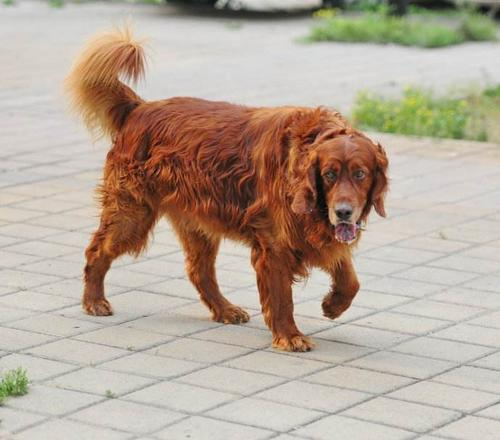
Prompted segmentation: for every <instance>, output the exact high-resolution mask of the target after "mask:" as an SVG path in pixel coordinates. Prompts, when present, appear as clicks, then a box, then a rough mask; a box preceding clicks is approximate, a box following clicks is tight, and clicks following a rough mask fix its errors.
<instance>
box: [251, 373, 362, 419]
mask: <svg viewBox="0 0 500 440" xmlns="http://www.w3.org/2000/svg"><path fill="white" fill-rule="evenodd" d="M253 397H255V398H257V399H265V400H271V401H273V402H279V403H283V404H288V405H293V406H297V407H300V408H309V409H314V410H317V411H323V412H327V413H335V412H337V411H340V410H342V409H345V408H347V407H350V406H353V405H356V404H358V403H360V402H362V401H364V400H367V399H368V398H371V394H367V393H362V392H359V391H353V390H346V389H341V388H334V387H331V386H327V385H320V384H315V383H310V382H302V381H291V382H288V383H285V384H283V385H279V386H277V387H274V388H271V389H269V390H266V391H262V392H260V393H258V394H256V395H255V396H253Z"/></svg>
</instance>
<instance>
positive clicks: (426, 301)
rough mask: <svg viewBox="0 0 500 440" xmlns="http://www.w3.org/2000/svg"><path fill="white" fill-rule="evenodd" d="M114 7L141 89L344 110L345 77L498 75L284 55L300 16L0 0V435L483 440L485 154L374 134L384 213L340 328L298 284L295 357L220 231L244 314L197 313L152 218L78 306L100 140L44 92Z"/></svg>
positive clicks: (484, 67) (495, 154)
mask: <svg viewBox="0 0 500 440" xmlns="http://www.w3.org/2000/svg"><path fill="white" fill-rule="evenodd" d="M130 13H131V14H132V15H133V17H134V20H135V22H136V28H137V33H138V34H143V35H148V36H150V37H151V41H150V43H149V44H150V46H151V49H152V50H151V51H150V53H151V55H152V61H151V63H150V68H149V72H148V74H147V82H146V83H145V84H142V85H140V93H141V94H142V95H143V96H144V97H146V98H159V97H167V96H173V95H192V96H200V97H205V98H210V99H225V100H231V101H236V102H241V103H248V104H261V105H268V104H288V103H298V104H307V105H318V104H327V105H332V106H335V107H337V108H340V109H341V110H348V109H349V107H350V105H351V104H352V101H353V96H354V95H355V93H356V91H357V90H359V89H360V88H369V89H372V90H381V91H384V92H388V93H392V92H394V91H395V90H398V89H399V88H400V87H401V86H402V85H405V84H408V83H420V84H424V85H431V84H432V85H434V86H435V87H436V88H437V89H444V88H447V87H448V84H458V85H464V84H467V83H468V82H469V81H478V82H482V81H483V80H484V78H489V77H490V78H494V77H495V76H494V75H495V74H496V73H497V72H498V71H500V57H498V56H497V53H498V47H499V46H498V43H484V44H483V43H481V44H474V43H470V44H466V45H462V46H457V47H452V48H448V49H440V50H421V49H410V48H401V47H394V46H387V47H381V46H370V45H345V44H330V45H328V44H320V45H313V46H306V45H300V44H297V43H296V42H294V39H295V38H296V37H299V36H301V35H304V34H305V33H306V32H307V29H308V26H309V25H310V19H308V18H306V17H298V16H295V17H288V18H287V19H286V20H284V19H261V20H250V19H248V18H246V19H239V18H235V17H231V16H220V15H219V16H212V17H210V16H207V15H206V14H192V15H189V14H186V13H182V12H179V11H178V10H176V9H173V8H172V7H163V8H158V7H156V6H140V5H130V4H118V3H113V4H99V3H91V4H80V5H77V4H73V5H68V6H66V7H64V8H62V9H60V10H57V9H52V8H49V7H48V6H47V2H32V1H17V6H15V7H4V6H0V37H1V41H2V43H1V45H0V66H1V68H0V103H1V108H2V113H1V115H2V117H1V118H0V144H1V149H0V168H1V170H0V171H1V172H0V371H5V370H8V369H11V368H16V367H18V366H21V367H25V368H26V369H27V370H28V374H29V376H30V378H31V379H32V382H33V383H32V385H31V389H30V392H29V394H28V395H26V396H24V397H18V398H12V399H8V400H7V401H6V402H5V405H4V406H3V407H1V408H0V420H1V422H0V437H2V436H5V437H6V438H12V439H14V438H15V439H26V440H39V439H44V438H50V439H54V440H57V439H64V440H67V439H75V440H80V439H100V440H102V439H120V440H121V439H134V440H136V439H148V440H161V439H168V440H173V439H186V438H191V439H204V440H210V439H214V440H219V439H221V438H227V439H249V440H250V439H271V438H272V439H276V440H293V439H301V438H304V439H319V440H321V439H325V440H326V439H331V438H338V439H339V440H342V439H349V440H356V439H361V440H365V439H383V440H388V439H416V438H419V439H422V440H423V439H433V440H436V439H439V438H443V439H463V440H475V439H478V438H484V439H490V438H491V439H498V438H500V434H499V433H500V403H499V402H500V324H499V322H500V282H499V281H500V167H499V165H500V153H499V152H500V147H499V146H498V145H493V144H486V143H484V144H477V143H473V142H466V141H462V142H451V141H436V140H429V139H409V138H403V137H397V136H387V135H378V134H374V135H373V136H374V137H375V138H377V139H379V140H380V141H381V142H382V143H383V144H384V145H385V146H386V148H387V151H388V154H389V156H390V159H391V177H392V182H391V185H392V190H391V193H390V196H389V200H388V211H389V213H390V216H389V218H388V219H385V220H381V219H376V218H373V219H372V222H371V223H370V224H369V227H368V230H367V231H366V233H365V236H364V238H363V240H362V243H361V245H360V247H359V249H358V250H357V252H356V263H357V266H358V271H359V275H360V278H361V280H362V291H361V292H360V294H359V296H358V298H357V299H356V301H355V302H354V305H353V306H352V308H351V309H349V311H348V312H347V313H346V314H345V315H344V316H342V317H341V318H340V319H339V320H337V321H334V322H332V321H329V320H327V319H325V318H323V317H322V316H321V308H320V298H321V297H322V295H323V294H324V293H325V292H326V290H327V288H328V279H327V277H325V276H324V275H323V274H321V273H319V272H314V273H313V275H312V277H311V279H310V280H309V282H308V283H307V285H306V286H302V285H299V286H297V287H296V292H295V293H296V316H297V321H298V324H299V326H300V327H301V328H302V329H303V330H305V331H306V332H307V333H308V334H310V335H313V337H314V338H315V341H316V343H317V347H316V350H314V351H313V352H310V353H301V354H294V353H281V352H276V351H274V350H272V349H271V348H270V342H271V337H270V333H269V331H268V330H267V329H266V328H265V325H264V323H263V320H262V316H261V315H260V312H259V304H258V295H257V292H256V287H255V279H254V274H253V271H252V269H251V266H250V263H249V252H248V250H247V249H244V248H242V247H240V246H238V245H235V244H233V243H228V242H226V243H224V245H223V247H222V252H221V254H220V257H219V260H218V276H219V279H220V283H221V286H223V288H224V291H225V292H226V293H227V294H228V297H229V298H231V299H232V300H233V301H235V302H236V303H238V304H241V305H243V306H245V307H246V308H247V309H248V311H249V313H250V314H251V316H252V319H251V320H250V322H249V323H248V324H246V325H243V326H240V327H236V326H224V325H221V324H218V323H214V322H212V321H210V320H209V314H208V312H207V311H206V310H205V308H204V307H203V306H202V305H200V304H199V302H198V299H197V294H196V292H195V290H194V288H193V287H192V286H191V285H190V283H189V282H187V280H186V277H185V274H184V271H183V258H182V251H181V250H180V248H179V246H178V244H177V242H176V240H175V238H174V235H173V234H172V232H171V231H170V229H169V227H168V225H167V224H166V223H165V222H162V223H160V225H159V226H158V228H157V231H156V234H155V238H154V242H153V243H152V245H151V247H150V249H149V251H148V252H147V253H146V254H145V255H144V256H142V257H140V258H139V259H138V260H134V259H132V258H130V257H124V258H122V259H121V260H119V261H117V262H116V264H115V266H114V268H113V269H112V270H111V271H110V273H109V277H108V278H107V292H108V295H109V297H110V298H111V301H112V303H113V305H114V308H115V311H116V314H115V315H114V316H112V317H105V318H97V317H90V316H86V315H84V314H83V313H82V311H81V309H80V305H79V299H80V295H81V290H82V285H81V270H82V267H83V249H84V247H85V246H86V244H87V241H88V238H89V234H90V233H91V231H92V230H93V229H94V228H95V226H96V222H97V218H96V215H97V210H96V207H95V204H94V201H93V192H92V191H93V188H94V187H95V185H96V183H97V181H98V179H99V176H100V169H101V166H102V161H103V158H104V156H105V154H106V143H105V142H100V143H99V144H98V145H97V146H92V145H91V143H90V141H89V137H88V135H87V133H86V132H85V131H84V130H83V128H82V127H81V126H80V124H78V123H75V122H74V121H73V120H72V119H71V118H70V117H68V116H67V115H66V114H65V111H64V104H63V100H62V97H61V93H60V92H61V87H60V86H61V80H62V79H63V77H64V75H65V73H66V72H67V70H68V67H69V64H70V62H71V60H72V58H73V57H74V55H75V54H76V52H77V51H78V49H79V47H80V46H81V44H82V42H83V40H84V39H85V38H87V36H88V35H89V34H91V33H92V32H94V31H96V30H99V29H104V28H107V27H109V26H110V25H111V24H118V23H120V22H121V21H122V19H123V17H125V16H126V15H127V14H130ZM464 60H466V61H464Z"/></svg>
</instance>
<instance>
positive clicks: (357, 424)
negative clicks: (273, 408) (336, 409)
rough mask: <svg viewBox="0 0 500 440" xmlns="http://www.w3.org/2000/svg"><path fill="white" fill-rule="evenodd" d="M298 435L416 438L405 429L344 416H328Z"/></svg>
mask: <svg viewBox="0 0 500 440" xmlns="http://www.w3.org/2000/svg"><path fill="white" fill-rule="evenodd" d="M295 432H296V433H297V434H298V435H301V436H302V435H304V436H305V437H307V438H313V439H317V440H330V439H331V438H332V433H335V435H336V436H338V438H345V439H350V440H365V439H366V438H370V439H373V440H400V439H409V438H413V437H414V435H415V434H414V433H412V432H408V431H405V430H403V429H397V428H391V427H389V426H384V425H377V424H375V423H370V422H367V421H364V420H356V419H352V418H350V417H343V416H337V415H333V416H328V417H325V418H323V419H321V420H318V421H317V422H313V423H311V424H309V425H306V426H305V427H304V428H299V429H298V430H297V431H295Z"/></svg>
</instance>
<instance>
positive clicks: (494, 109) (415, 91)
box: [352, 86, 500, 142]
mask: <svg viewBox="0 0 500 440" xmlns="http://www.w3.org/2000/svg"><path fill="white" fill-rule="evenodd" d="M499 116H500V86H495V87H491V88H488V89H486V90H484V91H483V92H481V93H470V94H468V95H467V96H465V97H463V98H455V97H451V98H450V97H439V98H438V97H435V96H433V94H432V93H431V92H430V91H428V90H424V89H419V88H414V87H408V88H406V89H405V91H404V93H403V96H402V98H401V99H384V98H382V97H380V96H377V95H373V94H370V93H366V92H362V93H360V94H359V95H358V97H357V99H356V103H355V105H354V109H353V114H352V119H353V121H354V123H355V124H356V125H358V126H359V127H361V128H363V129H368V130H370V129H371V130H377V131H382V132H387V133H399V134H407V135H416V136H431V137H439V138H453V139H470V140H476V141H487V140H489V141H493V142H500V129H499V128H498V123H497V121H498V118H499Z"/></svg>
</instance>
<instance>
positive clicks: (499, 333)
mask: <svg viewBox="0 0 500 440" xmlns="http://www.w3.org/2000/svg"><path fill="white" fill-rule="evenodd" d="M433 336H434V337H436V338H443V339H452V340H455V341H460V342H467V343H470V344H477V345H486V346H491V347H497V348H500V328H490V327H477V326H474V325H468V324H456V325H454V326H453V327H449V328H447V329H444V330H441V331H438V332H435V333H434V334H433Z"/></svg>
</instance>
